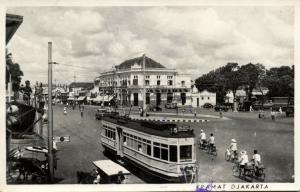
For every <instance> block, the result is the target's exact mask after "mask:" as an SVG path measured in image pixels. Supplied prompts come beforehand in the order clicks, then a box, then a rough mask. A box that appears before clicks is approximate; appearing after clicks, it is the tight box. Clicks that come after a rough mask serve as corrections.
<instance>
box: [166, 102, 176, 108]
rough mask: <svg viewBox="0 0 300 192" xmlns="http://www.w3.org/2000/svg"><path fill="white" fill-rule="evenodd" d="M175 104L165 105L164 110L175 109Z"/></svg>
mask: <svg viewBox="0 0 300 192" xmlns="http://www.w3.org/2000/svg"><path fill="white" fill-rule="evenodd" d="M176 107H177V103H166V104H165V108H166V109H176Z"/></svg>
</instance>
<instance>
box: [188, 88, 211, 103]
mask: <svg viewBox="0 0 300 192" xmlns="http://www.w3.org/2000/svg"><path fill="white" fill-rule="evenodd" d="M206 103H209V104H212V105H213V106H215V105H216V93H213V92H209V91H207V90H203V91H201V92H199V91H198V89H197V88H196V86H193V88H192V96H191V105H192V107H202V106H203V105H204V104H206Z"/></svg>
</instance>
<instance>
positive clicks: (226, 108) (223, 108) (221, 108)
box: [215, 105, 230, 112]
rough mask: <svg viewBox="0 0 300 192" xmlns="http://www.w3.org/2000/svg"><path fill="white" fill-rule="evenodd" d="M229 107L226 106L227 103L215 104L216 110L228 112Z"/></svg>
mask: <svg viewBox="0 0 300 192" xmlns="http://www.w3.org/2000/svg"><path fill="white" fill-rule="evenodd" d="M229 108H230V107H229V106H225V105H216V106H215V111H225V112H227V111H228V109H229Z"/></svg>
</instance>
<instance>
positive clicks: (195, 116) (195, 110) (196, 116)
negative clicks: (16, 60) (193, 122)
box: [194, 109, 197, 118]
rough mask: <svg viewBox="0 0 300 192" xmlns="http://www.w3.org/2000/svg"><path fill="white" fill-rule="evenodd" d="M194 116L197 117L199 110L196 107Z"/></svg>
mask: <svg viewBox="0 0 300 192" xmlns="http://www.w3.org/2000/svg"><path fill="white" fill-rule="evenodd" d="M194 117H195V118H196V117H197V110H196V109H195V111H194Z"/></svg>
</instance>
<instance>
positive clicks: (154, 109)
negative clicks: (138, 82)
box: [149, 106, 162, 112]
mask: <svg viewBox="0 0 300 192" xmlns="http://www.w3.org/2000/svg"><path fill="white" fill-rule="evenodd" d="M149 111H154V112H155V111H162V108H161V107H159V106H150V107H149Z"/></svg>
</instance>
